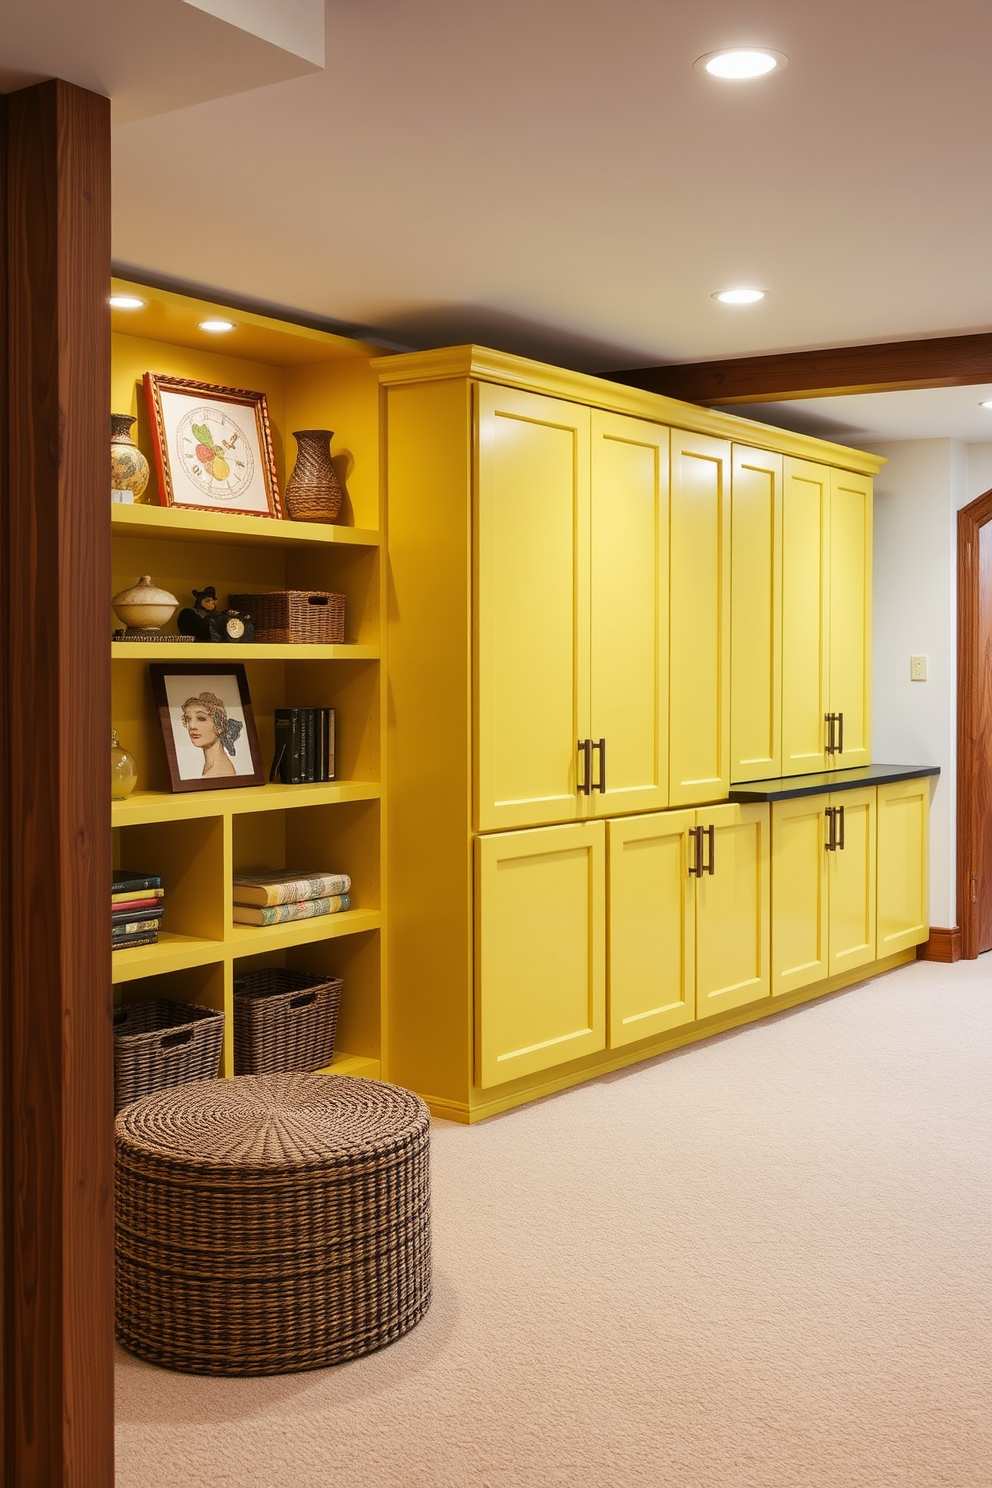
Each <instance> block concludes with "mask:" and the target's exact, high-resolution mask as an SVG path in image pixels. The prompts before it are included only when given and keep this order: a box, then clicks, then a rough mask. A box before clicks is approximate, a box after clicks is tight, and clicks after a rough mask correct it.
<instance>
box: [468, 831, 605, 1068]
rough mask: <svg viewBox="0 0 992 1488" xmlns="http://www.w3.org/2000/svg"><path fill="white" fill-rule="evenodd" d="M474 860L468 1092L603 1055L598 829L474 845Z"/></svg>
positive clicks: (516, 835)
mask: <svg viewBox="0 0 992 1488" xmlns="http://www.w3.org/2000/svg"><path fill="white" fill-rule="evenodd" d="M475 862H476V891H477V892H476V974H475V988H476V1007H475V1030H476V1040H475V1078H476V1084H477V1085H479V1086H480V1087H483V1088H485V1087H487V1086H491V1085H500V1084H503V1083H504V1082H505V1081H507V1080H515V1079H517V1078H519V1077H520V1076H521V1075H530V1074H534V1073H535V1072H537V1071H540V1070H546V1069H551V1068H553V1067H554V1066H555V1065H557V1064H562V1063H565V1062H566V1061H568V1060H571V1059H578V1058H580V1057H581V1056H582V1055H583V1054H592V1053H595V1052H596V1051H597V1050H598V1049H603V1048H605V1045H606V824H605V822H573V823H571V824H569V825H568V826H563V827H541V828H537V829H536V830H533V831H529V832H505V833H501V834H499V835H497V836H491V837H481V838H477V839H476V844H475Z"/></svg>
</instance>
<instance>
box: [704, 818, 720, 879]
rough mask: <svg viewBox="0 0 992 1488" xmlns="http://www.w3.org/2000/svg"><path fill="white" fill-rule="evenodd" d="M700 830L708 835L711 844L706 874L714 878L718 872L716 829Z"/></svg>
mask: <svg viewBox="0 0 992 1488" xmlns="http://www.w3.org/2000/svg"><path fill="white" fill-rule="evenodd" d="M700 830H701V831H704V832H705V833H706V836H707V839H708V841H709V844H710V859H709V862H708V863H707V864H706V872H707V873H708V874H709V875H710V877H712V876H713V874H714V873H715V872H716V827H702V828H700Z"/></svg>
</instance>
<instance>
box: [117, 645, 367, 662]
mask: <svg viewBox="0 0 992 1488" xmlns="http://www.w3.org/2000/svg"><path fill="white" fill-rule="evenodd" d="M110 654H111V656H112V657H113V658H114V660H115V661H378V660H379V657H380V655H381V652H380V648H379V647H378V646H357V645H356V646H352V645H347V644H343V645H333V646H311V645H304V644H298V645H288V646H269V645H256V644H255V643H254V642H251V643H248V644H240V643H237V642H235V643H232V644H225V643H224V642H223V641H219V642H217V643H216V644H211V643H209V642H206V641H112V642H111V646H110Z"/></svg>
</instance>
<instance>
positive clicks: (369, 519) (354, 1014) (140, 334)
mask: <svg viewBox="0 0 992 1488" xmlns="http://www.w3.org/2000/svg"><path fill="white" fill-rule="evenodd" d="M113 287H114V290H115V292H120V293H129V294H133V295H136V296H137V297H138V298H140V299H142V300H143V301H144V302H145V303H144V307H143V308H142V309H140V310H135V311H116V310H115V311H114V312H113V362H112V394H111V397H112V407H113V410H114V412H115V413H126V412H130V413H132V414H134V415H135V416H136V417H137V424H136V426H135V430H134V434H135V438H136V441H137V443H138V444H139V446H140V447H141V449H142V450H143V451H144V453H145V455H146V457H147V458H148V460H149V464H150V465H151V467H152V470H153V472H154V460H153V457H152V447H151V439H150V429H149V424H148V417H147V411H146V408H145V403H144V394H143V390H142V388H141V378H142V376H143V374H144V373H145V372H164V373H171V374H172V375H174V376H182V377H192V378H196V379H198V380H201V381H204V382H213V383H218V384H222V385H225V386H233V387H245V388H251V389H256V390H257V389H261V390H262V391H264V392H265V393H266V395H267V398H268V405H269V415H270V420H271V425H272V434H273V443H274V447H275V454H276V463H277V467H278V471H279V481H280V489H282V490H284V489H285V483H286V477H287V474H288V472H289V470H291V469H292V464H293V460H294V458H295V446H294V441H293V440H292V438H291V434H292V431H293V430H294V429H299V428H318V427H319V428H331V429H333V430H334V431H335V437H334V440H333V442H332V455H333V457H334V461H335V467H336V469H337V470H338V474H339V476H340V478H341V479H342V483H343V485H344V487H345V490H346V497H345V502H344V505H343V507H342V511H341V514H340V517H339V519H338V522H337V523H335V524H333V525H330V524H328V525H324V524H314V523H295V522H290V521H285V520H284V521H280V520H275V519H272V518H264V517H248V516H240V515H236V514H234V513H231V514H227V513H213V512H201V511H188V510H184V509H181V508H168V507H162V506H159V505H158V491H157V486H156V481H155V476H154V473H153V475H152V480H151V483H150V485H149V488H148V491H147V492H146V493H145V496H144V498H143V499H142V501H141V502H140V503H138V504H135V505H126V506H125V505H116V504H111V503H109V502H108V505H110V520H111V528H112V536H113V555H114V557H113V590H112V591H111V592H112V593H116V592H117V591H118V590H120V589H123V588H126V587H127V586H129V585H130V584H133V583H134V582H135V580H136V579H137V577H138V576H139V575H140V574H143V573H148V574H151V575H152V576H153V578H154V580H155V581H156V583H158V584H160V585H161V586H162V587H164V588H166V589H169V590H171V591H172V593H173V594H175V595H176V597H177V598H178V599H179V601H180V604H181V605H186V604H190V603H192V589H193V587H194V586H195V587H196V588H202V587H203V586H204V585H205V584H214V585H215V586H216V588H217V592H218V595H219V596H220V598H221V600H222V601H226V598H227V595H228V594H230V593H237V592H249V593H250V592H255V591H258V592H264V591H265V590H267V589H288V588H299V589H328V590H332V591H334V592H336V593H341V594H344V595H345V598H346V610H345V640H344V642H342V643H341V644H338V645H299V646H293V645H255V644H247V645H246V644H235V645H205V644H198V643H189V642H186V641H181V640H179V639H178V638H177V639H176V640H174V641H169V640H165V641H156V642H137V643H135V642H119V641H118V642H114V641H111V655H112V659H113V725H114V727H115V729H116V730H117V733H118V735H119V737H120V739H121V742H122V743H123V744H124V746H125V747H126V748H127V749H129V750H130V751H131V753H132V754H133V755H134V756H135V758H136V760H137V762H138V771H139V778H138V788H137V789H136V790H135V792H134V793H133V794H132V795H131V796H129V797H128V798H127V799H126V800H124V801H115V802H114V803H113V807H112V813H111V821H112V828H113V836H114V862H115V866H116V867H119V868H123V869H127V868H130V869H132V870H134V871H136V872H147V873H161V874H162V877H163V880H164V883H165V890H166V894H165V918H164V921H163V928H162V930H161V932H160V935H159V940H158V943H157V944H156V945H153V946H138V947H135V948H133V949H130V950H119V951H115V952H114V953H113V977H114V983H115V996H116V998H117V999H118V1000H119V1001H125V1002H129V1001H133V1000H136V999H140V998H146V997H171V998H174V999H176V1000H178V1001H183V1002H196V1003H201V1004H203V1005H205V1006H210V1007H217V1008H222V1009H223V1010H224V1011H225V1013H226V1014H227V1023H226V1036H225V1046H224V1054H223V1058H222V1063H221V1072H222V1073H224V1074H228V1075H229V1074H232V1073H233V1068H234V1067H233V983H234V977H235V975H236V974H237V973H238V972H240V971H241V970H243V969H248V968H252V967H261V966H288V967H295V968H297V969H299V970H305V971H313V972H319V973H321V974H325V975H327V976H340V977H341V978H342V980H343V982H344V991H343V994H342V1001H341V1010H340V1014H339V1020H338V1036H337V1050H336V1052H335V1055H334V1059H333V1061H332V1064H331V1065H330V1066H329V1069H330V1070H331V1071H332V1072H334V1073H341V1074H352V1075H365V1076H369V1077H372V1078H375V1077H377V1076H378V1075H379V1074H380V1072H381V1069H382V1065H383V1057H384V1055H383V1046H384V1039H385V1028H384V1024H383V1008H384V964H383V961H384V958H383V935H382V927H383V919H384V913H385V906H384V904H383V883H384V874H383V851H384V842H383V830H382V812H381V796H382V792H383V779H382V766H383V753H382V748H381V739H382V733H383V707H384V696H383V685H382V678H383V669H382V660H383V654H382V638H383V636H384V633H385V619H384V614H383V605H384V585H383V583H382V537H381V533H382V528H383V522H382V514H381V501H380V479H379V419H378V384H377V379H376V376H375V374H374V373H373V372H372V371H371V369H370V366H369V361H370V357H371V356H373V355H376V354H378V348H376V347H372V346H367V345H365V344H364V343H362V342H358V341H352V340H348V339H347V338H345V337H341V336H335V335H331V334H329V333H327V332H323V331H319V330H315V329H313V328H311V327H306V326H296V325H291V324H289V323H286V322H282V321H277V320H274V319H271V318H268V317H265V316H260V315H256V314H253V313H246V312H242V311H237V310H231V309H229V308H228V307H225V306H222V305H218V304H214V303H210V302H206V301H203V300H197V299H194V298H191V297H187V296H183V295H177V294H173V293H171V292H167V291H161V290H156V289H152V288H149V287H147V286H143V285H136V284H131V283H125V282H124V281H120V280H115V281H114V286H113ZM218 313H220V314H223V315H224V317H225V318H228V319H230V320H233V321H234V322H235V330H234V331H232V332H230V333H228V334H227V335H225V336H223V337H219V336H216V335H211V334H210V333H208V332H205V331H202V330H200V328H199V322H200V321H201V320H204V319H208V318H210V317H211V316H216V315H217V314H218ZM107 597H108V600H109V598H110V596H109V595H108V596H107ZM107 616H108V639H109V637H110V635H111V633H112V631H113V629H114V628H116V627H117V626H118V625H119V623H120V622H119V621H118V620H117V619H116V617H115V616H114V615H113V612H112V610H111V609H110V606H109V604H108V610H107ZM167 629H169V630H173V631H174V629H175V624H174V622H173V625H172V626H170V627H167ZM199 660H202V661H204V662H211V661H213V662H216V661H224V662H240V663H242V664H243V665H244V667H245V670H246V674H247V677H248V685H249V689H250V692H251V699H252V706H253V710H254V714H255V723H256V728H257V732H258V736H259V744H260V747H261V751H262V759H263V764H264V766H265V768H266V770H267V769H268V766H269V764H270V763H271V759H272V753H273V742H274V737H273V713H274V709H275V708H277V707H281V706H298V707H305V706H319V705H323V704H330V705H331V706H333V707H334V708H335V710H336V726H337V727H336V733H337V737H336V751H335V764H336V772H337V778H336V779H335V780H334V781H332V782H328V783H323V784H311V785H299V786H292V785H282V784H279V783H268V784H265V785H262V786H254V787H239V788H234V789H231V790H208V791H202V792H198V791H189V792H181V793H178V794H174V793H173V792H172V791H171V790H170V789H169V781H168V773H167V768H166V762H165V752H164V747H163V744H162V738H161V731H160V727H159V722H158V714H157V709H156V708H155V705H154V701H153V698H152V693H151V687H150V682H149V673H148V667H149V663H150V662H153V661H162V662H170V661H183V662H189V661H199ZM292 867H299V868H303V869H306V868H316V867H324V868H327V869H329V870H330V871H333V872H344V873H349V874H350V875H351V878H352V892H351V903H352V908H351V909H349V910H348V911H346V912H345V913H343V914H338V915H328V916H325V917H322V918H319V919H314V920H300V921H290V922H288V923H286V924H281V925H274V926H269V927H265V928H259V927H255V926H250V925H236V924H235V923H234V921H233V913H232V905H233V901H232V883H231V880H232V877H233V875H234V874H235V873H246V872H252V871H265V870H270V869H271V870H278V869H282V868H292Z"/></svg>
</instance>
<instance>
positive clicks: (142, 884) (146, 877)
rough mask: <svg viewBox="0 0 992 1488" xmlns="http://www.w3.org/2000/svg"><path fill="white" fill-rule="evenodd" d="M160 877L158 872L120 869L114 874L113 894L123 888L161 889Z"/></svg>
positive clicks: (121, 890)
mask: <svg viewBox="0 0 992 1488" xmlns="http://www.w3.org/2000/svg"><path fill="white" fill-rule="evenodd" d="M161 887H162V879H161V876H160V875H159V874H158V873H131V872H129V871H128V870H126V869H125V870H122V871H120V872H118V873H115V874H114V887H113V892H114V893H115V894H119V893H122V892H123V891H124V890H125V889H161Z"/></svg>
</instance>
